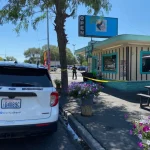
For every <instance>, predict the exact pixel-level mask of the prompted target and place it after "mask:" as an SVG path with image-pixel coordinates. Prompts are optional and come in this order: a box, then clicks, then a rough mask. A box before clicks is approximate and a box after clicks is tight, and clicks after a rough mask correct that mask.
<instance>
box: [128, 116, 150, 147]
mask: <svg viewBox="0 0 150 150" xmlns="http://www.w3.org/2000/svg"><path fill="white" fill-rule="evenodd" d="M130 134H134V135H137V136H138V137H139V139H140V140H141V142H138V146H139V147H141V148H143V149H144V150H149V149H150V116H149V117H142V118H141V119H140V120H138V121H134V122H133V129H132V130H130Z"/></svg>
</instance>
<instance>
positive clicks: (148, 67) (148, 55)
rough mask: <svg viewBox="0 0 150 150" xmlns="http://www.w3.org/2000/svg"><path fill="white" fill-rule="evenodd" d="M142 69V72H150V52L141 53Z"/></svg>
mask: <svg viewBox="0 0 150 150" xmlns="http://www.w3.org/2000/svg"><path fill="white" fill-rule="evenodd" d="M141 61H142V62H141V71H142V73H150V52H143V53H142V54H141Z"/></svg>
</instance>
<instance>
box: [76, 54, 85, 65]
mask: <svg viewBox="0 0 150 150" xmlns="http://www.w3.org/2000/svg"><path fill="white" fill-rule="evenodd" d="M77 60H78V61H79V63H80V65H82V64H83V62H85V61H86V60H85V57H84V56H83V55H81V54H79V55H77Z"/></svg>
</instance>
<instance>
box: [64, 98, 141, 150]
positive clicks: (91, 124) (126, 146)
mask: <svg viewBox="0 0 150 150" xmlns="http://www.w3.org/2000/svg"><path fill="white" fill-rule="evenodd" d="M65 110H68V111H70V112H71V113H72V114H73V115H74V117H75V118H76V119H77V120H78V121H79V122H80V123H81V124H82V125H83V126H84V127H85V128H86V129H87V130H88V131H89V132H90V133H91V134H92V136H93V137H94V138H95V139H96V140H97V141H98V142H99V143H100V144H101V145H102V146H103V147H104V148H105V149H106V150H139V149H140V148H139V147H138V146H137V143H138V142H139V139H138V138H137V137H136V136H133V135H130V134H129V130H130V129H132V128H133V126H132V124H131V121H132V120H134V119H137V118H139V115H140V113H139V112H138V111H133V112H128V111H127V110H126V108H125V107H124V106H114V105H111V104H108V103H107V101H105V97H100V99H99V101H98V102H97V103H96V104H95V105H93V116H92V117H83V116H81V115H80V105H79V103H77V102H76V101H74V100H71V101H70V103H68V104H66V106H65ZM125 114H128V116H129V117H128V118H127V119H126V118H125V117H124V116H125Z"/></svg>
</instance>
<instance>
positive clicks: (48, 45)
mask: <svg viewBox="0 0 150 150" xmlns="http://www.w3.org/2000/svg"><path fill="white" fill-rule="evenodd" d="M47 48H48V68H49V70H50V46H49V16H48V8H47Z"/></svg>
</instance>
